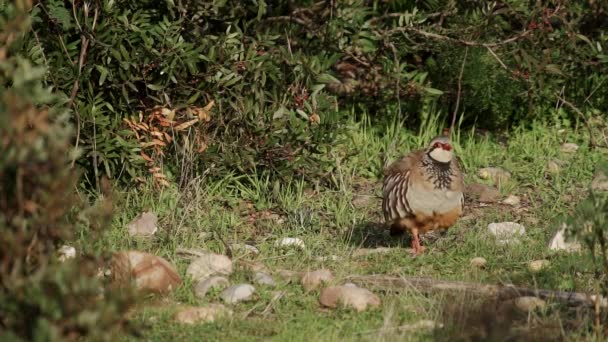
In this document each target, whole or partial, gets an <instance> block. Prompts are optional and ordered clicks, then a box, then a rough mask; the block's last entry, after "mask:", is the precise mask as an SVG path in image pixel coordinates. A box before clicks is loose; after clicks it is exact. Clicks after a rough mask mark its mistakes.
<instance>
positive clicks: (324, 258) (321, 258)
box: [315, 255, 340, 261]
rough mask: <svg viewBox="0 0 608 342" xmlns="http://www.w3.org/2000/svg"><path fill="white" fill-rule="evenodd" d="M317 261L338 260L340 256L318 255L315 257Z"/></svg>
mask: <svg viewBox="0 0 608 342" xmlns="http://www.w3.org/2000/svg"><path fill="white" fill-rule="evenodd" d="M315 260H317V261H338V260H340V257H339V256H337V255H328V256H318V257H316V258H315Z"/></svg>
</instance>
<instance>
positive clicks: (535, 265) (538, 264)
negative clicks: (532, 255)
mask: <svg viewBox="0 0 608 342" xmlns="http://www.w3.org/2000/svg"><path fill="white" fill-rule="evenodd" d="M549 265H551V262H549V260H534V261H530V262H529V263H528V269H529V270H530V272H533V273H538V272H540V271H541V270H542V269H543V268H547V267H549Z"/></svg>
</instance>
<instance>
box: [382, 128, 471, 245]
mask: <svg viewBox="0 0 608 342" xmlns="http://www.w3.org/2000/svg"><path fill="white" fill-rule="evenodd" d="M463 191H464V179H463V175H462V171H461V169H460V166H459V161H458V158H457V157H456V155H455V153H454V147H453V145H452V142H451V141H450V139H449V138H448V137H446V136H439V137H436V138H434V139H432V140H431V142H430V143H429V145H428V147H427V148H426V149H420V150H416V151H413V152H410V153H409V154H406V155H405V156H403V157H402V158H400V159H398V160H396V161H394V162H393V163H392V164H389V165H388V166H387V167H386V168H385V169H384V181H383V183H382V211H383V214H384V219H385V223H386V224H387V225H388V226H390V235H391V236H396V235H401V234H403V233H404V232H406V231H409V232H410V234H411V235H412V242H411V244H412V250H413V253H414V254H415V255H417V254H421V253H422V252H424V250H425V247H423V246H422V245H421V244H420V234H425V233H427V232H430V231H434V230H447V229H448V228H450V227H452V226H453V225H454V224H455V223H456V222H457V221H458V219H459V218H460V216H461V215H462V212H463V210H464V193H463Z"/></svg>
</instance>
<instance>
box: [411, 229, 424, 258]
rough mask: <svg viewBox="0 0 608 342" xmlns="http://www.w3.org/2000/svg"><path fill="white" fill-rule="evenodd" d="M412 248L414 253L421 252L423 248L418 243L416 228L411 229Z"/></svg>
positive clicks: (418, 237)
mask: <svg viewBox="0 0 608 342" xmlns="http://www.w3.org/2000/svg"><path fill="white" fill-rule="evenodd" d="M412 249H413V250H414V254H422V252H424V250H425V248H424V247H423V246H422V245H420V236H419V235H418V229H412Z"/></svg>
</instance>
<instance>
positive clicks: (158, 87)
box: [146, 84, 164, 91]
mask: <svg viewBox="0 0 608 342" xmlns="http://www.w3.org/2000/svg"><path fill="white" fill-rule="evenodd" d="M146 87H148V88H149V89H152V90H156V91H158V90H162V89H163V88H164V87H163V86H162V85H157V84H148V85H146Z"/></svg>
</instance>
